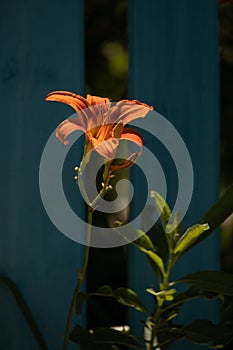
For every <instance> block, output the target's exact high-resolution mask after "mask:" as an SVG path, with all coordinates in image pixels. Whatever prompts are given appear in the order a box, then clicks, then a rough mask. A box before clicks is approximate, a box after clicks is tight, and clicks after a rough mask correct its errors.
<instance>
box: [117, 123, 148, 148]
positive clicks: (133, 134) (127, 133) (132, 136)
mask: <svg viewBox="0 0 233 350" xmlns="http://www.w3.org/2000/svg"><path fill="white" fill-rule="evenodd" d="M121 139H124V140H128V141H132V142H134V143H136V144H137V145H138V147H139V148H140V150H141V149H142V148H143V145H144V140H143V138H142V136H141V135H140V134H139V132H138V131H136V130H134V129H131V128H124V129H123V132H122V134H121Z"/></svg>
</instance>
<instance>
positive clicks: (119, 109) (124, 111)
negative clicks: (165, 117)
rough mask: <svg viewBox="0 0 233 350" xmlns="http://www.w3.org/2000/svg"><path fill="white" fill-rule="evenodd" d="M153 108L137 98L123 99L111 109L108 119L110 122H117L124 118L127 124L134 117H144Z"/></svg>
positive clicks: (124, 122)
mask: <svg viewBox="0 0 233 350" xmlns="http://www.w3.org/2000/svg"><path fill="white" fill-rule="evenodd" d="M152 109H153V107H152V106H148V105H147V104H145V103H141V102H139V101H137V100H122V101H120V102H118V103H117V104H116V105H115V106H113V107H112V108H111V109H110V110H109V113H108V115H107V119H108V122H109V123H117V122H118V121H119V120H122V122H123V124H124V125H126V124H128V123H129V122H131V121H132V120H134V119H137V118H144V117H145V116H146V115H147V114H148V113H149V111H151V110H152Z"/></svg>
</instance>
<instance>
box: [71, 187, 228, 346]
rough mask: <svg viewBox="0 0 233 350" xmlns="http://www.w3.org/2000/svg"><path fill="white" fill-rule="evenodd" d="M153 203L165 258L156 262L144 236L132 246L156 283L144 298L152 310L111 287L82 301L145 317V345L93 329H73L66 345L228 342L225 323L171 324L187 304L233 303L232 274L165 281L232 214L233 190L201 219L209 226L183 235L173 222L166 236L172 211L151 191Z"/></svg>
mask: <svg viewBox="0 0 233 350" xmlns="http://www.w3.org/2000/svg"><path fill="white" fill-rule="evenodd" d="M152 197H153V198H154V202H155V205H156V207H157V209H158V211H159V212H160V213H161V223H162V228H163V234H164V236H165V237H166V242H167V247H168V256H167V257H166V258H165V259H164V258H162V257H160V255H159V254H158V251H157V247H156V244H154V241H155V240H154V239H153V237H151V235H150V236H149V235H148V234H147V233H146V232H142V231H138V233H139V234H140V238H139V239H137V240H136V241H134V242H133V243H134V245H135V246H136V247H137V248H138V249H139V250H140V251H141V252H143V253H144V254H145V255H146V257H147V258H148V262H149V263H150V265H151V267H152V270H153V271H154V274H155V279H157V281H158V283H159V288H158V290H155V289H153V288H148V289H147V292H148V293H150V294H152V295H153V296H154V298H155V308H154V310H147V309H146V307H145V306H144V305H143V302H142V301H141V300H140V298H139V296H138V295H137V294H136V292H135V291H133V290H131V289H129V288H117V289H115V290H113V289H112V288H111V287H110V286H106V285H105V286H102V287H100V288H98V290H97V291H96V292H94V293H88V294H87V295H86V297H87V298H91V297H92V296H93V295H95V296H99V297H107V298H114V299H115V300H117V302H119V303H120V304H123V305H125V306H127V307H131V308H134V309H136V310H137V311H139V312H141V313H142V318H143V315H145V316H146V319H147V322H146V324H145V323H144V325H143V327H145V328H148V329H149V335H150V337H149V340H148V339H144V340H143V339H138V338H137V337H136V336H135V335H133V334H130V333H129V331H128V330H125V329H122V330H114V329H111V328H101V329H99V328H97V329H94V330H93V331H91V332H90V331H88V330H84V329H83V328H81V327H80V326H79V325H76V326H75V328H74V329H73V331H72V333H71V335H70V340H72V341H73V342H75V343H77V344H80V345H81V349H101V350H102V349H103V350H104V349H106V350H113V349H117V348H118V347H119V346H121V345H122V344H123V345H127V346H129V347H130V348H132V349H149V350H152V349H153V350H154V349H163V348H165V347H167V346H168V345H170V344H171V343H173V342H174V341H178V340H180V339H187V340H189V341H191V342H194V343H196V344H205V345H208V346H209V347H213V348H218V349H220V348H223V347H224V346H226V345H227V344H229V343H230V342H231V341H232V340H233V324H232V323H231V322H229V320H227V319H225V320H224V321H223V322H221V323H220V324H213V323H212V322H211V321H209V320H195V321H193V322H192V323H190V324H189V325H186V326H185V327H184V326H182V325H177V324H176V323H173V320H174V319H175V318H176V317H177V315H178V314H179V311H180V307H181V306H182V305H184V304H185V303H187V302H189V301H190V300H194V299H202V300H206V301H207V302H208V301H209V300H212V299H219V300H220V301H221V302H223V301H224V298H225V297H228V298H232V297H233V275H232V274H228V273H225V272H221V271H200V272H197V273H193V274H189V275H187V276H182V277H180V278H179V279H177V280H170V278H171V271H172V269H173V268H174V265H175V263H176V262H177V260H178V259H179V258H180V257H181V256H182V255H183V254H185V252H186V251H187V250H189V249H191V248H192V247H193V246H194V245H196V244H197V243H198V242H199V241H200V240H202V239H206V238H207V237H208V236H209V234H210V233H211V232H213V230H214V229H215V228H216V227H217V226H218V225H219V224H220V223H221V222H222V221H223V220H224V219H225V218H226V217H227V216H228V215H229V214H230V212H231V211H232V210H233V207H232V206H233V186H232V187H230V188H229V189H228V191H227V192H226V193H225V194H224V195H223V196H222V197H221V198H220V199H219V201H218V202H217V203H216V204H215V205H214V206H213V207H212V208H211V209H210V210H209V211H208V212H207V213H206V214H205V215H204V216H203V218H204V219H205V218H208V223H207V222H202V223H198V224H196V225H194V226H192V227H190V228H188V229H187V230H186V231H185V232H184V233H182V234H181V233H180V232H179V229H178V228H177V225H176V220H174V221H173V224H172V225H171V226H170V228H169V230H166V227H167V223H168V222H169V220H170V219H171V210H170V208H169V206H168V204H167V203H166V202H165V200H164V199H163V198H162V197H161V196H160V194H159V193H157V192H155V191H154V192H153V193H152ZM121 224H122V223H121ZM118 226H119V222H118V223H117V227H118ZM117 227H116V230H117ZM152 235H153V233H152ZM142 278H143V277H142ZM179 284H183V285H188V289H186V290H185V291H184V290H183V291H182V292H179V291H178V290H177V289H176V286H178V285H179ZM144 318H145V317H144ZM83 346H84V347H83ZM86 346H87V347H86Z"/></svg>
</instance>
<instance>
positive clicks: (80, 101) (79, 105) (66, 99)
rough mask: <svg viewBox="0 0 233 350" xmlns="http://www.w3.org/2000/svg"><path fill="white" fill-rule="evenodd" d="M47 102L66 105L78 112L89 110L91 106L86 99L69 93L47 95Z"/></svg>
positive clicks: (56, 92)
mask: <svg viewBox="0 0 233 350" xmlns="http://www.w3.org/2000/svg"><path fill="white" fill-rule="evenodd" d="M46 100H47V101H56V102H62V103H65V104H67V105H69V106H71V107H72V108H74V110H75V111H76V112H79V111H81V110H82V109H85V108H88V107H89V106H90V104H89V102H88V101H87V99H86V98H84V97H83V96H80V95H76V94H74V93H72V92H69V91H53V92H50V94H48V95H47V97H46Z"/></svg>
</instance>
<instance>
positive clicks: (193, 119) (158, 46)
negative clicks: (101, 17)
mask: <svg viewBox="0 0 233 350" xmlns="http://www.w3.org/2000/svg"><path fill="white" fill-rule="evenodd" d="M217 10H218V9H217V1H215V0H208V1H202V0H190V1H186V0H179V1H171V0H165V1H164V0H148V1H146V2H142V1H140V0H130V1H129V41H130V43H129V47H130V51H129V55H130V59H129V69H130V97H131V98H137V99H140V100H142V101H144V102H147V103H150V104H153V105H154V107H155V109H156V111H158V112H159V113H161V114H162V115H163V116H165V117H166V118H167V119H168V120H169V121H170V122H172V123H173V125H174V126H175V127H176V129H177V130H178V132H179V133H180V135H181V136H182V138H183V140H184V141H185V143H186V146H187V148H188V150H189V152H190V155H191V158H192V162H193V167H194V181H195V184H194V192H193V198H192V202H191V205H190V207H189V210H188V214H187V215H186V218H185V224H186V225H187V224H189V225H190V224H193V223H195V222H197V221H198V220H199V219H200V217H201V216H202V215H203V214H204V212H205V211H206V210H207V209H208V208H209V207H210V206H211V205H212V204H213V203H214V202H215V200H216V199H217V197H218V191H219V91H218V83H219V77H218V11H217ZM154 152H155V154H156V149H155V150H154ZM184 171H185V170H184ZM166 177H167V179H171V177H172V174H169V171H168V172H167V173H166ZM139 181H140V180H137V179H135V184H136V186H137V184H138V185H139ZM219 255H220V253H219V237H218V234H217V233H216V234H215V235H213V236H212V237H210V238H209V239H208V240H207V241H206V242H203V243H201V244H200V245H199V246H197V247H196V248H195V249H194V250H193V252H191V253H188V254H187V255H186V256H185V257H184V259H182V261H181V263H180V264H178V266H177V268H176V272H175V276H176V277H177V276H182V275H184V274H186V273H190V272H193V271H197V270H201V269H218V268H219ZM147 271H148V266H147V264H146V262H145V261H144V260H142V258H141V254H139V253H138V252H136V251H135V250H131V257H130V285H131V286H132V287H135V289H136V290H138V292H139V294H143V290H144V289H145V287H148V281H150V279H151V277H150V276H149V274H148V273H147ZM145 276H147V277H145ZM198 315H199V316H200V315H202V316H203V317H204V318H205V317H209V318H212V319H216V318H217V317H218V308H217V306H216V305H215V306H213V304H211V303H210V304H207V305H206V304H205V306H203V305H201V306H200V305H199V304H198V306H197V305H195V304H193V305H192V306H189V310H186V309H184V310H183V316H182V321H184V322H188V321H189V320H191V319H193V318H195V317H197V316H198ZM139 318H140V317H139V316H137V315H136V314H135V315H133V316H132V322H133V326H134V328H135V329H136V330H137V329H138V325H139ZM181 346H182V345H181V344H179V347H178V348H179V349H180V350H181V349H182V347H181ZM187 347H188V348H189V349H192V348H194V349H195V348H196V347H195V346H193V347H192V345H190V344H188V345H187V344H185V345H184V348H187ZM198 349H199V347H198Z"/></svg>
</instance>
